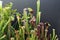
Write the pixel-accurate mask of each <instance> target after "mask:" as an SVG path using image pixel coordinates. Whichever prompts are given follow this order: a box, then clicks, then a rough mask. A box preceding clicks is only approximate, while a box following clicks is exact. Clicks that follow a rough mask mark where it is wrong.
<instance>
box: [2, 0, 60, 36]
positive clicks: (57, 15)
mask: <svg viewBox="0 0 60 40" xmlns="http://www.w3.org/2000/svg"><path fill="white" fill-rule="evenodd" d="M2 1H3V5H5V4H6V3H9V2H13V4H14V5H13V9H18V11H19V12H21V13H22V10H23V9H24V8H26V7H31V8H33V9H34V11H35V12H36V0H2ZM41 12H42V16H41V21H42V22H46V21H47V22H49V23H50V24H51V27H50V29H49V30H51V29H52V28H55V29H56V33H57V34H58V36H59V37H60V0H41Z"/></svg>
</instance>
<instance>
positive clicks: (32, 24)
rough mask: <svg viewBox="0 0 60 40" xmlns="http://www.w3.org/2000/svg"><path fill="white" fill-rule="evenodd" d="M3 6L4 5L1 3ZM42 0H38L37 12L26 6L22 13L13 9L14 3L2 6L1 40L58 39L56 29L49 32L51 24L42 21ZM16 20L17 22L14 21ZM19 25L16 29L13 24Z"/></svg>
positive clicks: (0, 12)
mask: <svg viewBox="0 0 60 40" xmlns="http://www.w3.org/2000/svg"><path fill="white" fill-rule="evenodd" d="M1 6H2V5H1ZM40 18H41V12H40V0H37V13H36V16H34V10H33V9H32V8H24V9H23V13H22V14H20V13H19V12H17V10H16V9H15V10H13V9H12V3H9V4H7V5H6V7H4V8H2V7H1V8H0V40H58V36H57V35H56V33H55V29H53V30H52V32H51V33H48V31H49V27H50V26H51V25H50V24H49V23H48V22H45V23H43V22H40ZM15 19H16V21H15V23H16V24H15V23H13V25H12V22H13V21H14V20H15ZM14 25H17V26H16V28H18V30H16V29H15V28H14V27H13V26H14Z"/></svg>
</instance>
